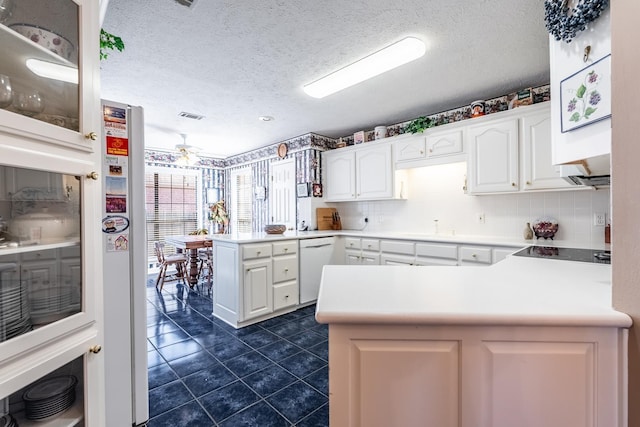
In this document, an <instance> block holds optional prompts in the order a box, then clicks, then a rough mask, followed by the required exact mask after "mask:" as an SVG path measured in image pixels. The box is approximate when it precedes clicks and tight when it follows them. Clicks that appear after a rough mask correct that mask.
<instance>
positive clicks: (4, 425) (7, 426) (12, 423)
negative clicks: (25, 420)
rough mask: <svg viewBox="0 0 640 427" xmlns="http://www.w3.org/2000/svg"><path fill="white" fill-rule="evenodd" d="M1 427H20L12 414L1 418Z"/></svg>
mask: <svg viewBox="0 0 640 427" xmlns="http://www.w3.org/2000/svg"><path fill="white" fill-rule="evenodd" d="M0 427H18V422H17V421H16V419H15V418H13V417H12V416H11V414H6V415H3V416H1V417H0Z"/></svg>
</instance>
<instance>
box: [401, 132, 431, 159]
mask: <svg viewBox="0 0 640 427" xmlns="http://www.w3.org/2000/svg"><path fill="white" fill-rule="evenodd" d="M394 147H395V152H396V162H406V161H410V160H422V159H424V158H425V157H426V153H427V150H426V140H425V136H424V135H422V134H420V135H414V136H411V137H405V139H402V140H400V141H396V142H395V143H394Z"/></svg>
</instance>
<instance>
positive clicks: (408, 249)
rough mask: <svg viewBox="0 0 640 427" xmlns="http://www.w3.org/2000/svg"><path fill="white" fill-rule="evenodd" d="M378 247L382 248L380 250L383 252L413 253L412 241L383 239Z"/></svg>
mask: <svg viewBox="0 0 640 427" xmlns="http://www.w3.org/2000/svg"><path fill="white" fill-rule="evenodd" d="M380 247H381V248H382V252H385V253H393V254H403V255H414V254H415V248H414V243H413V242H400V241H393V240H383V241H382V243H381V245H380Z"/></svg>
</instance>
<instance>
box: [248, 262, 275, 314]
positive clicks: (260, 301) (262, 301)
mask: <svg viewBox="0 0 640 427" xmlns="http://www.w3.org/2000/svg"><path fill="white" fill-rule="evenodd" d="M243 267H244V283H243V289H244V316H243V320H247V319H251V318H253V317H258V316H262V315H264V314H269V313H271V312H272V311H273V280H272V276H271V259H270V258H269V259H265V260H258V261H250V262H245V263H244V264H243Z"/></svg>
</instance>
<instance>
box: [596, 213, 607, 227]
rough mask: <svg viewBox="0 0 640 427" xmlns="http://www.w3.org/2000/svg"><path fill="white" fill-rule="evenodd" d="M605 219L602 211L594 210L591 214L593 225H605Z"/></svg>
mask: <svg viewBox="0 0 640 427" xmlns="http://www.w3.org/2000/svg"><path fill="white" fill-rule="evenodd" d="M606 221H607V215H606V214H605V213H604V212H596V213H594V214H593V225H597V226H603V227H604V226H605V225H606Z"/></svg>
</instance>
